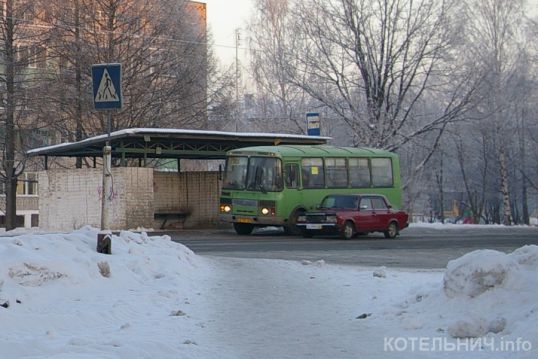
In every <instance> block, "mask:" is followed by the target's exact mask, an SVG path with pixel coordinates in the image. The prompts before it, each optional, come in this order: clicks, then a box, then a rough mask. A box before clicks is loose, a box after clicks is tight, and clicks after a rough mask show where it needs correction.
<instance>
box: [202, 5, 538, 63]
mask: <svg viewBox="0 0 538 359" xmlns="http://www.w3.org/2000/svg"><path fill="white" fill-rule="evenodd" d="M201 1H202V2H205V3H206V4H207V23H208V25H209V27H210V29H211V31H212V33H213V36H214V44H215V52H216V54H217V56H218V58H219V59H220V60H221V61H222V63H223V64H224V65H229V64H232V63H233V61H234V59H235V36H234V34H235V30H236V29H241V31H242V33H241V38H242V41H241V44H240V45H241V48H240V51H239V56H240V59H241V60H242V61H243V62H244V61H245V54H246V50H245V48H246V47H247V46H246V41H245V39H246V30H245V24H246V21H247V20H248V19H249V17H250V14H251V12H252V7H253V5H252V4H253V3H254V1H255V0H201ZM527 3H528V4H529V9H530V10H531V12H532V13H534V14H536V13H537V12H538V0H527Z"/></svg>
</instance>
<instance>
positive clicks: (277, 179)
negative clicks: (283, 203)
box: [222, 156, 282, 192]
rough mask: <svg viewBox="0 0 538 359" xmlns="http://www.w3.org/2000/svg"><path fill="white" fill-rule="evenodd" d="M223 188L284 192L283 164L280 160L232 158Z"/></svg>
mask: <svg viewBox="0 0 538 359" xmlns="http://www.w3.org/2000/svg"><path fill="white" fill-rule="evenodd" d="M222 187H223V188H225V189H246V190H249V191H260V192H277V191H281V190H282V163H281V161H280V159H278V158H269V157H250V158H249V157H243V156H231V157H229V158H228V161H227V163H226V173H225V175H224V182H223V186H222Z"/></svg>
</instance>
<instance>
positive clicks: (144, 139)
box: [27, 128, 330, 159]
mask: <svg viewBox="0 0 538 359" xmlns="http://www.w3.org/2000/svg"><path fill="white" fill-rule="evenodd" d="M329 139H330V137H322V136H305V135H293V134H283V133H258V132H222V131H203V130H185V129H164V128H130V129H124V130H119V131H115V132H112V133H110V135H108V134H104V135H100V136H95V137H90V138H87V139H84V140H82V141H78V142H67V143H61V144H58V145H54V146H47V147H40V148H36V149H32V150H29V151H28V152H27V154H28V155H29V156H46V157H48V156H54V157H101V156H102V153H103V147H104V146H105V144H106V143H107V141H108V142H110V145H111V146H112V157H113V158H189V159H222V158H224V157H225V155H226V152H228V151H230V150H233V149H236V148H242V147H250V146H264V145H265V146H267V145H280V144H288V145H291V144H297V145H301V144H302V145H316V144H325V143H327V141H328V140H329Z"/></svg>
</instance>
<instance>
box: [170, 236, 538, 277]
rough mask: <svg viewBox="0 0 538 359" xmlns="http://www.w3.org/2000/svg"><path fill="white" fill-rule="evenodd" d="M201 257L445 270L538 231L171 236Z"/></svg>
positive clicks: (534, 240) (532, 239)
mask: <svg viewBox="0 0 538 359" xmlns="http://www.w3.org/2000/svg"><path fill="white" fill-rule="evenodd" d="M166 234H168V235H170V236H171V237H172V239H173V240H174V241H176V242H179V243H182V244H184V245H186V246H187V247H189V248H190V249H192V250H193V251H194V252H195V253H197V254H199V255H207V256H227V257H238V258H268V259H284V260H299V261H300V260H309V261H317V260H324V261H325V262H327V263H336V264H346V265H357V266H387V267H397V268H417V269H425V268H445V267H446V264H447V263H448V261H449V260H452V259H455V258H457V257H460V256H461V255H463V254H465V253H468V252H471V251H473V250H476V249H485V248H487V249H496V250H500V251H504V252H511V251H513V250H514V249H516V248H519V247H521V246H523V245H526V244H535V245H538V227H502V226H499V227H495V228H493V227H485V228H475V227H474V226H473V227H471V228H462V227H461V226H454V227H453V228H450V226H449V227H448V228H446V229H437V228H423V227H411V228H408V229H406V230H404V231H402V232H401V235H400V236H399V237H398V238H397V239H385V238H383V235H382V234H370V235H368V236H360V237H357V238H354V239H352V240H349V241H346V240H343V239H340V238H338V237H331V236H325V237H314V238H301V237H293V236H286V235H284V234H283V233H281V232H280V231H278V230H266V231H259V232H255V233H254V234H253V235H250V236H238V235H236V234H235V233H234V232H233V230H225V229H221V230H185V231H179V232H168V233H166Z"/></svg>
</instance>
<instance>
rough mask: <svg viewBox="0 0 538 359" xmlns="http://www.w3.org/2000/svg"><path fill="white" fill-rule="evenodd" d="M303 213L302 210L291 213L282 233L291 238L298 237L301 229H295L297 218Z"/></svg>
mask: <svg viewBox="0 0 538 359" xmlns="http://www.w3.org/2000/svg"><path fill="white" fill-rule="evenodd" d="M303 213H304V210H300V209H299V210H297V211H295V212H293V213H292V215H291V216H290V218H289V220H288V224H286V225H285V226H284V233H285V234H288V235H292V236H298V235H300V234H301V229H300V228H299V227H297V225H296V223H297V217H299V216H300V215H302V214H303Z"/></svg>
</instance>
